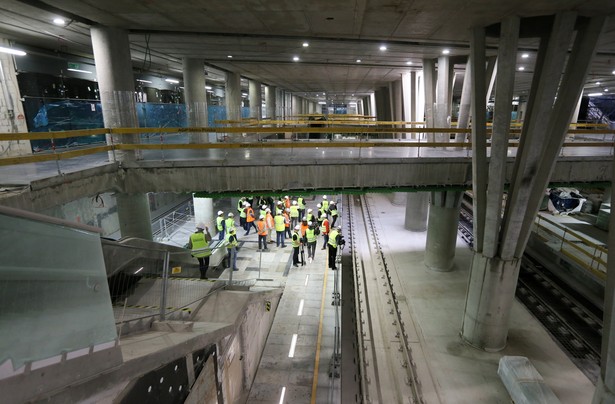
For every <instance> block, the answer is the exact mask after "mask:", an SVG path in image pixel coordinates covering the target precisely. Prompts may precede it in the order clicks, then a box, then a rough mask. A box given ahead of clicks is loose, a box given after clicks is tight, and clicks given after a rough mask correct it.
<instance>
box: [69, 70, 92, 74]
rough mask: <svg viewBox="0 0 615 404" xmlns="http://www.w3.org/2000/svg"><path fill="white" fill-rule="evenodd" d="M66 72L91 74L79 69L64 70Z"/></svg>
mask: <svg viewBox="0 0 615 404" xmlns="http://www.w3.org/2000/svg"><path fill="white" fill-rule="evenodd" d="M66 70H68V71H69V72H77V73H87V74H92V72H91V71H89V70H81V69H66Z"/></svg>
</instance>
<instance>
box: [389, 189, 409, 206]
mask: <svg viewBox="0 0 615 404" xmlns="http://www.w3.org/2000/svg"><path fill="white" fill-rule="evenodd" d="M406 195H407V194H406V192H393V194H392V195H391V204H393V205H397V206H400V205H405V204H406Z"/></svg>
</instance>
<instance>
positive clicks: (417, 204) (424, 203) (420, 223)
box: [404, 192, 429, 231]
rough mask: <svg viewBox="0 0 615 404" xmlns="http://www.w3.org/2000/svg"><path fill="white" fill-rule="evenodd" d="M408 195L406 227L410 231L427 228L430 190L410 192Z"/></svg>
mask: <svg viewBox="0 0 615 404" xmlns="http://www.w3.org/2000/svg"><path fill="white" fill-rule="evenodd" d="M406 195H407V197H406V218H405V221H404V228H405V229H406V230H410V231H425V230H427V214H428V213H429V192H408V193H407V194H406Z"/></svg>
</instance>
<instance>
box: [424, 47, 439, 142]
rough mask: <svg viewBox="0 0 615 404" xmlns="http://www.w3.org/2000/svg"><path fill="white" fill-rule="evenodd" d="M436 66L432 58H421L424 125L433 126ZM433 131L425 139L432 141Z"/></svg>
mask: <svg viewBox="0 0 615 404" xmlns="http://www.w3.org/2000/svg"><path fill="white" fill-rule="evenodd" d="M435 72H436V66H435V63H434V61H433V59H423V89H424V90H425V91H424V93H425V95H424V99H425V109H424V113H425V127H426V128H433V127H434V103H435V100H436V79H435ZM434 139H435V136H434V134H433V133H428V134H427V141H429V142H433V141H434Z"/></svg>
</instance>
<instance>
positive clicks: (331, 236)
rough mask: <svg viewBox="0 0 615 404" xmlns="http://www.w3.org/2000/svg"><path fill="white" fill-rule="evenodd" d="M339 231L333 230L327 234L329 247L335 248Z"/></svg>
mask: <svg viewBox="0 0 615 404" xmlns="http://www.w3.org/2000/svg"><path fill="white" fill-rule="evenodd" d="M339 234H340V233H339V231H337V230H335V229H333V230H331V233H329V245H330V246H331V247H333V248H337V236H339Z"/></svg>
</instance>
